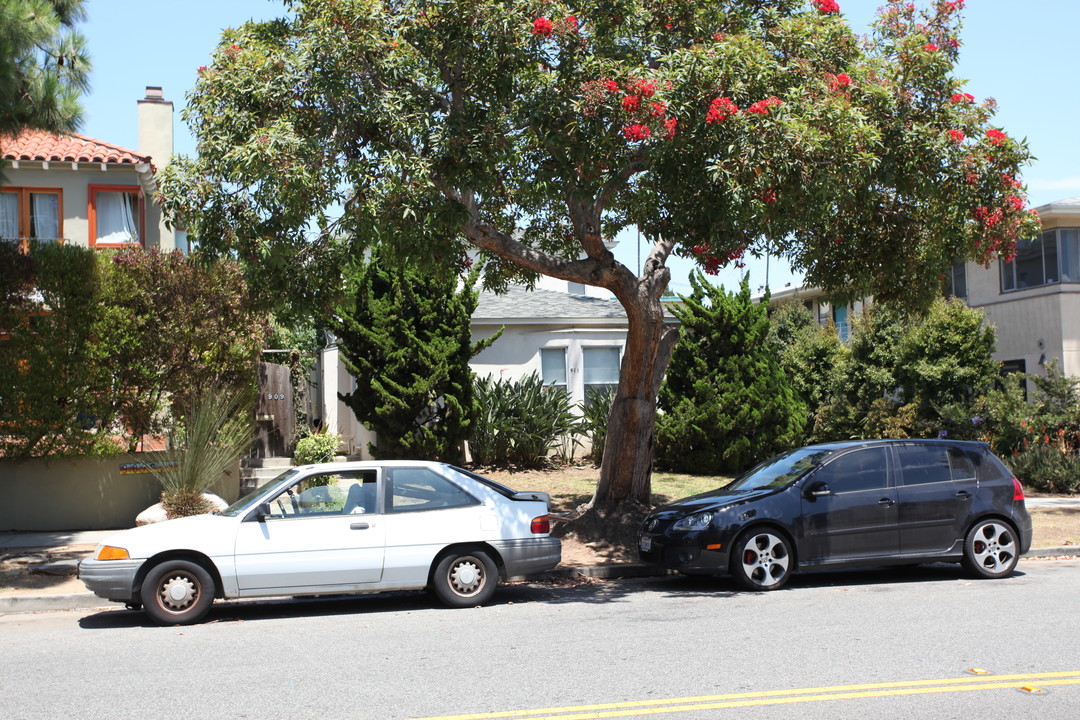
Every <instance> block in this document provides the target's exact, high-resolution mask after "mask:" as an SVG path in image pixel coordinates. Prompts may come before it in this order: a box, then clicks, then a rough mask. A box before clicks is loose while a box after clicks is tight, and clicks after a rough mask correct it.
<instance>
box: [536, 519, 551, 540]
mask: <svg viewBox="0 0 1080 720" xmlns="http://www.w3.org/2000/svg"><path fill="white" fill-rule="evenodd" d="M532 531H533V532H534V533H536V534H538V535H539V534H541V533H548V532H551V517H550V516H548V515H541V516H540V517H534V518H533V519H532Z"/></svg>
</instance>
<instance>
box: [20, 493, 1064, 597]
mask: <svg viewBox="0 0 1080 720" xmlns="http://www.w3.org/2000/svg"><path fill="white" fill-rule="evenodd" d="M1032 500H1041V501H1043V502H1041V503H1040V504H1041V505H1043V506H1044V507H1045V506H1053V507H1059V506H1060V507H1080V498H1076V499H1074V498H1033V499H1032ZM1032 500H1029V501H1028V504H1029V505H1033V506H1036V505H1034V504H1033V503H1032ZM115 532H118V531H117V530H86V531H76V532H34V533H18V532H14V533H13V532H0V551H3V550H13V549H14V550H18V549H23V548H26V549H29V548H34V549H43V548H44V549H47V548H55V547H61V546H63V545H97V544H98V543H100V542H101V541H102V539H103V538H105V537H107V536H109V535H111V534H112V533H115ZM1075 556H1080V546H1077V545H1072V546H1064V547H1044V548H1032V549H1031V550H1029V551H1028V553H1027V554H1026V555H1024V556H1023V557H1024V558H1042V557H1075ZM668 574H671V573H670V572H669V571H667V570H663V569H660V568H656V567H652V566H649V565H642V564H640V563H611V564H605V565H593V566H585V567H557V568H555V569H554V570H548V571H547V572H543V573H538V574H536V575H529V576H524V577H514V578H509V580H512V581H515V582H517V581H529V580H531V581H544V580H562V579H574V578H579V577H587V578H596V579H603V580H618V579H625V578H642V577H661V576H664V575H668ZM119 607H122V606H121V605H119V604H118V603H114V602H109V601H108V600H103V599H102V598H99V597H98V596H97V595H94V594H93V593H91V592H76V593H66V594H56V593H53V594H44V593H43V594H40V595H12V596H9V597H3V596H0V615H6V614H10V613H23V612H41V611H45V610H88V609H93V608H113V609H115V608H119Z"/></svg>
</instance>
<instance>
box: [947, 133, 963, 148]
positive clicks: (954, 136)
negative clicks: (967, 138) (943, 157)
mask: <svg viewBox="0 0 1080 720" xmlns="http://www.w3.org/2000/svg"><path fill="white" fill-rule="evenodd" d="M945 132H947V133H949V137H951V138H952V139H953V142H954V143H956V144H957V145H959V144H960V143H962V142H964V133H962V132H960V131H959V130H946V131H945Z"/></svg>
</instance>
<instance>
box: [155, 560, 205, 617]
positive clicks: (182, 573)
mask: <svg viewBox="0 0 1080 720" xmlns="http://www.w3.org/2000/svg"><path fill="white" fill-rule="evenodd" d="M214 593H215V587H214V578H213V577H212V576H211V575H210V573H209V572H207V571H206V568H204V567H202V566H201V565H197V564H196V563H193V562H189V561H187V560H167V561H165V562H163V563H161V564H160V565H157V566H156V567H154V568H151V570H150V572H149V573H147V575H146V578H145V579H144V580H143V583H142V595H141V600H142V604H143V611H144V612H146V614H147V615H149V616H150V619H151V620H153V621H154V622H156V623H158V624H159V625H190V624H191V623H196V622H198V621H200V620H202V619H203V618H204V617H205V616H206V613H207V612H209V610H210V605H211V604H212V603H213V602H214Z"/></svg>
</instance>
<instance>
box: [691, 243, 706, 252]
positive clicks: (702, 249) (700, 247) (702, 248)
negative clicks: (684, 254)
mask: <svg viewBox="0 0 1080 720" xmlns="http://www.w3.org/2000/svg"><path fill="white" fill-rule="evenodd" d="M707 252H709V246H708V245H706V244H704V243H702V244H701V245H695V246H694V253H695V254H697V255H703V254H704V253H707Z"/></svg>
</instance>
